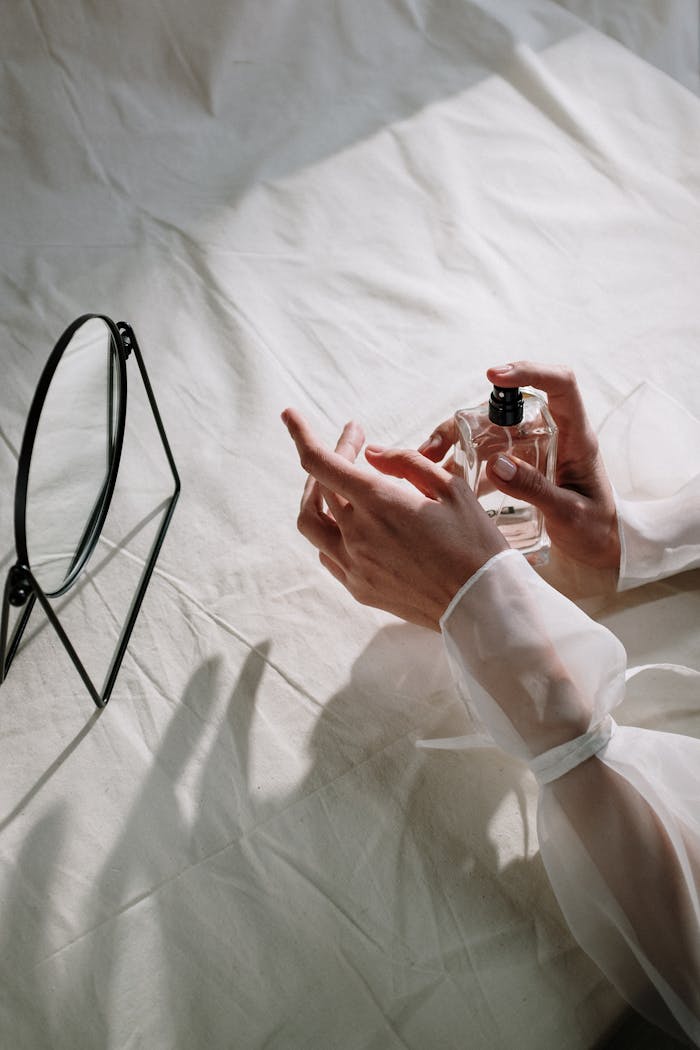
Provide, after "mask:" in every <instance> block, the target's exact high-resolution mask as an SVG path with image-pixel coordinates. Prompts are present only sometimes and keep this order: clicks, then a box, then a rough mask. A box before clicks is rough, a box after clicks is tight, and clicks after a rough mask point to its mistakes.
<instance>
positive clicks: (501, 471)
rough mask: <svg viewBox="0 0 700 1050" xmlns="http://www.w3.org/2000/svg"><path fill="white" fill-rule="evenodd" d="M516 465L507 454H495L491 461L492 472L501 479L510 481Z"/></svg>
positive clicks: (513, 475)
mask: <svg viewBox="0 0 700 1050" xmlns="http://www.w3.org/2000/svg"><path fill="white" fill-rule="evenodd" d="M517 469H518V468H517V467H516V465H515V463H514V462H513V460H512V459H508V457H507V456H496V459H495V460H494V463H493V472H494V474H496V475H498V477H499V478H500V479H501V481H512V479H513V478H514V477H515V474H516V472H517Z"/></svg>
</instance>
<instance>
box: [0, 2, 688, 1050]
mask: <svg viewBox="0 0 700 1050" xmlns="http://www.w3.org/2000/svg"><path fill="white" fill-rule="evenodd" d="M12 18H13V23H14V24H13V26H12V31H11V32H10V33H9V34H5V35H4V36H3V40H2V42H0V58H1V59H2V66H1V68H0V76H2V97H3V99H4V100H5V107H4V122H3V132H2V138H1V139H0V149H1V150H2V156H0V179H1V180H2V200H3V201H4V202H5V204H6V206H5V208H3V210H2V215H1V217H0V224H1V228H0V237H1V241H2V246H3V248H2V285H1V287H0V296H1V299H0V301H1V302H2V307H3V309H2V321H3V333H2V337H3V338H2V350H1V351H0V354H1V361H2V373H1V375H2V382H1V384H0V436H1V437H2V440H1V441H0V471H1V472H2V475H1V476H2V486H1V488H0V493H2V501H1V503H0V537H2V549H3V550H8V552H9V549H10V547H11V542H12V532H11V514H12V507H11V489H12V484H13V475H14V469H15V465H16V463H15V453H16V450H17V448H18V446H19V443H20V440H21V434H22V428H23V424H24V416H25V413H26V410H27V407H28V405H29V402H30V400H31V396H32V392H33V388H34V384H35V382H36V379H37V378H38V375H39V372H40V370H41V367H42V364H43V361H44V360H45V357H46V355H47V354H48V351H49V349H50V346H51V345H52V344H53V342H54V340H55V339H56V338H57V336H58V334H59V333H60V332H61V331H62V329H63V328H64V327H65V326H66V325H67V324H68V322H69V321H70V320H72V318H73V317H74V316H77V315H78V314H79V313H82V312H84V311H86V310H89V309H93V310H99V311H104V312H106V313H108V314H110V315H111V316H113V317H114V318H115V320H116V319H121V318H122V317H124V318H126V319H127V320H129V321H130V322H131V323H132V324H133V325H134V328H135V330H136V332H137V335H138V337H139V340H140V343H141V346H142V349H143V352H144V355H145V357H146V362H147V365H148V367H149V369H150V373H151V378H152V381H153V384H154V387H155V389H156V393H157V397H158V400H159V404H160V407H161V411H162V414H163V417H164V420H165V423H166V427H167V428H168V432H169V436H170V438H171V442H172V445H173V450H174V453H175V457H176V459H177V462H178V465H179V467H180V469H181V473H182V477H183V497H182V501H181V503H180V505H179V507H178V510H177V513H176V517H175V519H174V523H173V527H172V530H171V532H170V534H169V535H168V538H167V540H166V544H165V547H164V549H163V553H162V557H161V561H160V563H159V567H158V570H157V572H156V574H155V577H154V579H153V582H152V585H151V589H150V590H149V593H148V595H147V598H146V602H145V604H144V608H143V611H142V616H141V619H140V621H139V624H138V626H137V628H136V631H135V634H134V637H133V642H132V645H131V648H130V652H129V654H128V656H127V659H126V661H125V664H124V668H123V671H122V674H121V677H120V679H119V680H118V682H117V687H116V689H115V692H114V695H113V698H112V700H111V701H110V704H109V706H108V708H107V709H106V711H105V713H104V714H103V715H102V716H100V717H99V718H95V717H94V716H93V715H92V714H91V706H90V700H89V697H88V696H87V693H85V692H84V690H83V689H82V687H81V685H80V682H79V681H78V679H77V677H76V675H75V672H74V671H73V669H72V667H71V666H70V664H69V662H68V660H67V658H66V657H65V656H64V655H63V654H62V653H61V651H60V648H59V646H58V644H57V641H56V639H55V638H53V637H52V636H51V632H50V631H49V630H47V629H42V630H39V627H40V619H39V618H38V617H37V622H36V626H35V629H34V630H33V631H31V632H30V633H31V634H32V636H33V637H32V638H31V647H29V646H28V647H27V649H26V650H25V652H24V653H21V654H20V656H19V657H18V659H17V662H16V664H15V665H14V666H13V668H12V670H11V674H10V678H9V679H8V681H7V683H6V684H5V685H4V686H3V688H2V690H1V691H0V749H1V751H0V755H1V761H2V765H1V768H2V770H3V774H2V778H1V780H0V805H1V806H2V809H1V811H0V829H1V833H0V901H1V902H2V904H1V907H2V919H1V923H0V1030H2V1031H3V1034H4V1038H6V1040H7V1041H8V1044H10V1045H12V1046H16V1047H31V1048H32V1050H35V1048H42V1047H59V1048H63V1047H66V1048H69V1047H70V1048H71V1050H72V1048H74V1047H75V1046H85V1045H90V1046H100V1047H104V1048H110V1050H112V1048H115V1050H116V1048H119V1050H122V1048H126V1047H138V1046H144V1047H146V1046H147V1047H149V1050H150V1048H161V1047H162V1048H166V1047H167V1048H173V1047H183V1048H184V1047H188V1048H189V1047H192V1046H204V1045H206V1046H209V1047H214V1048H216V1047H222V1048H223V1047H229V1046H232V1045H234V1046H236V1048H237V1050H239V1048H241V1050H248V1048H251V1050H252V1048H258V1047H262V1046H266V1047H268V1048H278V1050H289V1048H296V1047H302V1046H304V1047H314V1048H316V1047H318V1048H326V1047H329V1046H333V1047H338V1048H342V1050H350V1048H354V1047H357V1048H358V1050H359V1048H362V1050H366V1048H368V1047H377V1050H379V1048H381V1050H390V1048H393V1047H406V1046H408V1047H415V1048H421V1050H423V1048H425V1047H426V1046H441V1047H446V1048H450V1047H458V1046H462V1045H464V1042H465V1039H467V1040H468V1042H469V1045H470V1047H473V1048H475V1050H478V1048H480V1047H483V1048H489V1050H491V1048H493V1047H495V1046H503V1047H512V1046H518V1047H525V1048H527V1047H528V1046H532V1047H537V1048H538V1050H542V1048H546V1047H552V1048H555V1047H556V1048H557V1050H558V1048H560V1047H561V1046H563V1045H566V1046H567V1047H571V1048H578V1047H581V1048H583V1047H591V1046H593V1045H595V1044H596V1042H597V1041H598V1040H599V1039H600V1037H601V1036H602V1035H604V1034H605V1033H606V1032H607V1031H608V1030H609V1029H610V1027H611V1026H612V1025H613V1024H614V1023H615V1020H616V1018H617V1017H618V1016H619V1013H620V1010H621V1009H622V1007H621V1003H620V1000H619V999H618V998H617V996H616V994H615V993H614V992H613V991H612V990H611V988H610V987H609V985H608V984H607V982H606V981H605V980H604V978H603V977H602V976H601V975H600V974H599V972H598V971H597V970H596V969H595V967H594V966H593V965H592V964H591V963H590V962H589V961H588V960H587V958H586V957H585V956H584V955H583V953H582V952H581V951H580V950H579V949H578V948H577V947H576V945H575V943H574V941H573V938H572V937H571V935H570V934H569V932H568V931H567V929H566V927H565V925H564V924H563V920H562V918H561V915H560V913H559V911H558V908H557V906H556V903H555V902H554V899H553V897H552V894H551V891H550V890H549V887H548V885H547V881H546V878H545V875H544V872H543V869H542V865H541V862H540V859H539V855H538V847H537V838H536V829H535V823H534V800H535V796H536V790H535V785H534V782H533V781H532V780H531V778H530V775H529V773H527V771H526V770H525V769H524V767H522V766H521V765H520V764H518V763H517V762H516V761H515V760H509V759H506V758H503V757H502V756H497V757H495V756H494V754H493V753H486V752H485V753H483V754H481V755H476V756H470V757H469V758H465V757H464V756H460V755H457V756H454V755H449V756H446V755H444V754H436V755H426V754H425V753H422V752H420V751H417V750H416V748H415V747H414V741H415V740H416V739H419V738H425V737H431V736H432V737H435V736H449V735H458V734H459V733H461V732H464V731H465V722H464V718H465V716H464V714H463V711H462V708H461V705H460V704H459V701H458V700H457V698H456V695H455V693H454V691H453V689H452V686H451V683H450V680H449V675H448V671H447V667H446V663H445V659H444V654H443V652H442V649H441V643H440V639H439V638H438V637H437V636H436V637H433V636H432V635H428V634H426V633H424V632H421V631H419V630H418V629H414V628H411V627H406V626H402V625H397V624H395V623H394V622H392V621H391V620H390V618H389V617H386V616H384V615H382V614H380V613H378V612H373V611H370V610H367V609H364V608H359V607H356V606H354V605H353V604H352V603H351V601H350V599H349V598H347V597H346V596H345V595H344V594H343V593H341V592H340V591H339V590H338V588H337V586H336V584H335V582H334V581H333V580H331V579H330V578H327V577H326V576H325V575H324V574H323V573H322V570H321V569H320V567H318V566H317V564H316V562H315V561H314V558H313V554H312V552H311V551H310V550H309V549H307V548H306V547H305V545H304V543H303V542H302V540H301V539H300V538H299V537H298V536H297V535H296V533H295V531H294V518H295V515H296V506H297V502H298V497H299V494H300V489H301V483H302V477H301V474H300V471H299V470H298V467H297V465H296V464H295V461H294V456H293V451H292V449H291V447H290V446H289V443H288V439H287V437H286V434H285V433H284V431H283V428H282V426H281V424H280V423H279V421H278V413H279V411H280V409H281V408H283V407H284V406H285V404H288V403H295V404H296V405H297V406H298V407H299V408H301V409H303V410H305V411H306V412H307V413H308V414H309V415H310V416H311V417H312V419H313V421H314V423H315V424H316V426H317V427H318V428H319V429H320V430H321V431H322V432H323V434H324V436H325V437H326V438H328V439H329V440H331V439H333V438H334V437H335V434H336V432H337V431H338V430H339V428H340V426H341V424H342V423H343V422H344V420H345V419H346V418H347V417H349V416H350V415H356V416H358V417H359V418H360V419H361V420H362V421H363V423H364V425H365V427H366V429H367V432H368V434H369V436H370V438H371V439H372V440H374V441H377V442H384V443H403V442H413V443H418V442H419V441H420V440H422V439H423V438H424V437H425V436H426V435H427V433H428V432H429V430H430V429H431V428H432V426H433V424H434V423H435V422H436V421H437V420H439V419H442V418H444V417H445V415H446V414H447V413H448V412H449V411H451V410H453V409H454V408H455V407H457V405H458V404H465V403H470V401H471V400H472V399H473V398H478V397H480V396H481V395H482V393H483V391H484V379H483V372H484V369H485V367H486V365H487V364H493V363H498V361H499V359H502V358H505V359H509V358H512V357H515V356H518V357H524V356H532V357H536V358H540V359H543V360H550V361H555V360H556V361H559V360H566V361H569V362H570V363H571V364H573V365H574V367H575V368H576V370H577V373H578V374H579V377H580V380H581V384H582V386H583V388H584V390H585V391H586V393H587V396H588V401H589V406H590V411H591V415H592V417H593V419H594V422H596V423H597V422H600V421H601V420H602V419H603V418H604V416H605V415H606V413H607V412H608V410H609V409H611V408H612V407H613V406H614V405H615V404H617V403H618V402H619V401H620V400H622V398H623V397H624V396H625V395H626V394H627V393H628V392H629V391H630V390H631V389H632V388H633V387H634V386H635V385H636V384H637V381H638V379H639V378H640V377H646V378H649V379H651V380H652V381H654V382H655V383H656V384H657V385H658V386H659V387H661V388H662V389H663V390H666V391H667V392H670V393H673V392H674V391H677V390H679V389H682V390H683V391H685V392H686V393H687V396H688V397H689V398H691V399H694V400H695V403H696V404H697V403H698V402H699V401H700V380H698V377H697V374H696V370H695V369H694V368H693V353H694V348H695V347H696V346H697V345H698V334H699V327H700V324H699V322H698V316H697V305H696V282H695V279H694V274H695V273H697V272H698V261H699V260H698V244H699V243H700V238H699V236H698V234H699V233H700V214H699V211H700V210H699V208H698V203H697V194H698V181H699V177H698V171H699V170H700V169H699V168H698V153H697V149H698V147H697V143H698V141H700V137H699V132H700V109H699V104H698V101H697V99H695V98H694V97H693V96H692V95H691V94H690V93H689V92H688V91H687V90H685V89H684V88H683V87H682V86H680V85H679V84H676V83H674V82H673V81H671V80H670V79H669V78H668V77H667V76H665V75H664V74H663V73H660V72H658V71H656V70H655V69H653V68H651V67H650V66H648V65H647V64H645V63H644V62H642V61H640V60H639V59H638V58H635V57H634V56H633V55H632V54H630V53H629V52H628V51H627V50H625V49H624V48H622V47H620V46H619V45H617V44H615V43H614V42H612V41H610V40H608V39H606V38H604V37H603V36H600V35H598V34H597V33H595V32H593V31H584V30H583V29H582V25H581V23H580V22H578V21H577V20H576V19H575V18H573V17H572V16H571V15H570V14H568V13H567V12H565V11H563V10H562V9H560V8H557V7H555V6H554V5H552V4H549V3H546V2H544V0H543V2H538V0H528V2H521V0H518V2H515V0H512V2H501V3H487V2H485V0H484V2H482V3H476V2H466V0H464V2H460V3H455V4H449V5H448V4H441V5H432V4H430V3H428V2H427V0H426V2H414V3H411V4H408V3H402V2H399V0H396V2H385V3H382V4H379V5H377V4H375V3H369V2H368V3H357V2H353V3H349V2H348V3H345V2H343V3H340V4H337V5H334V6H333V7H330V6H327V5H321V4H302V3H301V2H289V3H285V4H279V5H277V6H276V8H275V10H274V12H270V11H269V9H267V8H266V9H265V10H263V9H262V8H261V6H260V5H259V4H256V3H254V2H250V3H248V2H245V3H239V4H237V5H235V6H232V5H228V4H222V3H220V2H218V0H207V2H203V3H200V4H198V5H197V7H196V9H195V8H194V7H193V6H192V5H186V4H184V3H180V2H177V0H170V2H169V3H168V4H167V5H166V4H165V3H162V4H160V5H146V6H144V5H136V4H129V3H125V4H119V5H111V7H109V8H105V9H104V10H103V11H101V13H100V16H99V19H98V18H96V16H95V13H94V9H93V8H92V6H88V5H85V4H82V3H80V2H79V0H62V2H61V3H60V4H59V3H58V2H51V0H31V2H30V3H28V4H27V5H25V6H23V7H22V8H20V9H17V10H16V11H13V15H12ZM129 396H130V415H131V419H130V422H129V435H128V445H127V447H126V449H125V457H124V464H123V474H122V477H121V481H120V485H119V491H118V493H117V496H116V498H115V504H114V508H113V511H112V512H111V514H110V519H109V521H108V523H107V528H106V532H105V539H104V541H103V543H102V544H101V548H100V550H99V551H98V552H97V554H96V555H95V558H94V560H93V562H92V563H91V574H90V577H89V579H88V581H87V582H86V584H85V585H84V586H83V587H82V588H81V589H80V591H79V592H78V593H77V594H76V595H75V596H74V598H73V600H72V601H71V602H70V603H69V605H68V606H67V608H66V609H65V610H64V615H65V616H66V618H67V623H68V626H69V629H70V630H72V631H73V632H74V635H75V639H76V644H77V645H79V646H80V649H81V653H82V654H83V655H87V657H88V658H89V662H90V665H91V667H93V668H94V669H95V670H96V671H97V670H99V668H100V667H102V668H104V665H105V661H106V659H107V657H108V655H109V648H110V643H111V641H112V640H113V638H114V635H115V632H116V630H117V624H118V621H119V618H120V617H121V616H123V615H124V612H125V610H126V607H127V605H128V600H129V596H130V590H131V588H132V587H133V584H134V581H135V578H136V576H137V574H138V568H139V558H140V557H141V556H142V555H143V552H144V551H145V550H146V549H147V538H148V536H147V533H148V528H150V529H152V528H153V523H152V522H151V523H150V524H149V526H148V527H147V528H146V529H144V530H142V531H141V532H139V533H138V534H136V535H130V534H131V533H132V532H133V530H134V528H135V526H136V525H137V523H138V522H139V521H140V520H141V518H142V517H143V516H144V515H145V514H146V513H147V512H148V511H149V510H150V509H152V507H153V505H154V504H156V503H157V502H158V500H159V499H160V498H162V497H163V496H164V495H165V494H166V493H167V476H166V473H165V471H164V470H163V464H162V462H161V459H160V456H159V455H158V454H157V451H155V447H154V445H153V440H152V439H153V432H152V428H150V424H149V421H148V416H147V413H146V412H145V410H144V407H143V404H142V401H141V400H140V399H139V393H138V383H137V381H135V379H134V374H133V371H132V372H130V395H129ZM125 537H128V538H125ZM2 560H3V559H0V561H2ZM9 560H10V554H9V553H8V555H7V558H6V559H5V560H4V567H6V566H7V565H8V564H9ZM103 563H104V564H103ZM98 566H100V568H99V572H98V571H96V570H97V569H98ZM697 584H698V574H697V573H693V574H690V575H686V576H683V577H679V578H678V579H677V580H675V581H670V582H665V583H662V584H655V585H653V586H652V587H650V588H646V589H645V590H644V591H642V592H638V593H634V592H633V593H631V594H630V595H628V596H624V597H619V598H616V599H615V600H614V601H613V602H611V604H610V605H609V606H608V607H607V608H606V609H604V610H602V612H601V616H602V617H603V619H604V621H605V623H606V624H607V625H608V626H610V627H612V629H613V630H614V631H615V632H616V633H617V634H618V635H619V636H620V637H621V639H622V641H623V642H624V644H625V645H626V647H627V650H628V653H629V656H630V658H631V661H632V662H649V661H651V660H655V659H656V660H666V661H670V662H678V663H686V664H688V665H690V666H695V667H699V666H700V641H699V640H698V637H697V629H696V626H695V625H696V624H697V622H698V611H699V605H700V600H699V598H698V588H697ZM647 677H648V678H652V679H653V678H654V676H653V675H650V676H647ZM652 687H655V688H652ZM679 690H680V686H679V687H678V689H677V690H676V692H674V694H673V695H671V694H670V693H669V694H668V702H667V705H666V706H665V707H664V708H663V709H662V710H659V708H658V705H657V698H658V695H659V689H658V682H653V683H651V682H649V681H647V680H645V679H644V677H642V678H640V680H635V681H634V683H632V684H631V686H630V689H629V694H628V698H627V700H626V701H625V702H624V704H623V706H622V715H621V720H624V717H625V713H629V720H630V721H633V722H634V723H635V724H654V725H657V726H659V727H661V728H681V729H683V730H684V731H686V732H690V733H694V735H699V734H700V717H699V715H698V705H697V697H696V694H695V693H694V692H692V691H691V690H690V689H689V690H688V691H687V692H685V693H683V692H680V691H679ZM651 697H654V706H651V705H652V701H651V699H650V698H651Z"/></svg>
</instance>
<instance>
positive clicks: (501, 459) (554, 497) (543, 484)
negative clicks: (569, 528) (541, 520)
mask: <svg viewBox="0 0 700 1050" xmlns="http://www.w3.org/2000/svg"><path fill="white" fill-rule="evenodd" d="M486 476H487V478H488V479H489V480H490V481H491V482H492V484H494V485H495V486H496V488H497V489H500V491H501V492H505V493H507V494H508V495H509V496H515V498H516V499H522V500H525V501H526V502H527V503H531V504H532V505H533V507H537V508H538V509H539V510H541V511H542V513H543V514H544V515H545V517H547V516H549V515H557V514H561V513H563V512H565V511H566V509H567V507H568V506H569V505H570V503H571V501H572V500H575V499H576V498H577V497H576V493H574V492H570V491H568V490H567V489H560V488H559V487H558V486H557V485H555V484H554V483H553V482H551V481H549V480H548V478H546V477H545V476H544V474H543V473H542V472H541V471H539V470H535V468H534V467H531V466H530V464H529V463H524V462H523V460H521V459H516V457H515V456H505V455H503V454H502V453H501V454H500V455H498V456H493V457H492V458H491V459H490V460H489V461H488V463H487V465H486Z"/></svg>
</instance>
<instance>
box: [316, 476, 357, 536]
mask: <svg viewBox="0 0 700 1050" xmlns="http://www.w3.org/2000/svg"><path fill="white" fill-rule="evenodd" d="M319 491H320V492H321V495H322V497H323V499H324V500H325V501H326V504H327V506H328V509H329V510H330V512H331V514H332V515H333V517H334V518H335V520H336V522H337V523H338V525H339V526H340V527H341V529H342V523H343V519H344V518H347V515H348V512H349V511H352V504H351V503H349V502H348V500H346V499H344V498H343V496H339V495H338V493H337V492H333V491H332V490H331V489H326V488H324V487H323V485H319Z"/></svg>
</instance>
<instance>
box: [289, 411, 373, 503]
mask: <svg viewBox="0 0 700 1050" xmlns="http://www.w3.org/2000/svg"><path fill="white" fill-rule="evenodd" d="M282 421H283V422H284V424H285V425H286V427H287V429H288V430H289V433H290V435H291V437H292V439H293V441H294V444H295V445H296V447H297V452H298V453H299V460H300V462H301V465H302V467H303V468H304V470H305V471H306V472H307V473H308V474H311V475H312V476H313V477H314V478H316V480H317V481H319V482H320V483H321V484H322V485H324V486H325V487H326V488H329V489H331V490H332V491H333V492H337V493H340V495H342V496H345V498H346V499H352V498H353V497H354V498H356V499H357V498H361V497H362V496H366V495H367V491H368V478H367V476H366V474H364V473H363V472H362V471H361V470H360V468H359V467H357V466H355V464H354V463H349V462H348V460H347V459H346V458H345V457H344V456H342V455H340V453H338V452H331V451H330V449H328V448H325V446H323V445H322V444H321V443H320V441H318V439H317V438H316V437H315V436H314V433H313V431H312V430H311V428H310V426H309V425H308V423H307V422H306V420H305V419H304V418H303V416H301V415H300V414H299V413H298V412H296V411H295V410H294V409H291V408H287V409H285V410H284V412H283V413H282Z"/></svg>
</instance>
